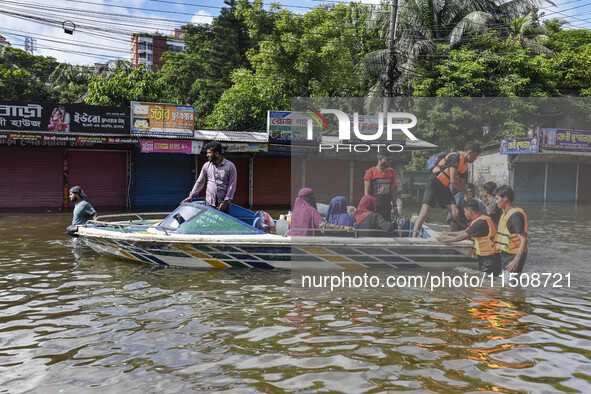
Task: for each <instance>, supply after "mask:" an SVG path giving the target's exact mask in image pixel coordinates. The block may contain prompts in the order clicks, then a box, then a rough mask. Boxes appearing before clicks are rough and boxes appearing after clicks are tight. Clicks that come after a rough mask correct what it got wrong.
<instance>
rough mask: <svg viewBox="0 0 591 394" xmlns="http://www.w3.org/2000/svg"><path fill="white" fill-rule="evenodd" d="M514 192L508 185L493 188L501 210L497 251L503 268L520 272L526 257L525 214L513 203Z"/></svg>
mask: <svg viewBox="0 0 591 394" xmlns="http://www.w3.org/2000/svg"><path fill="white" fill-rule="evenodd" d="M514 198H515V192H514V191H513V189H511V187H510V186H507V185H503V186H499V187H498V188H497V190H495V199H496V201H497V206H498V207H499V208H501V209H502V210H503V214H502V215H501V218H500V219H499V228H498V229H497V251H499V252H500V253H501V262H502V263H503V269H504V270H506V271H509V272H517V273H521V271H523V266H524V265H525V259H526V258H527V249H528V247H529V245H528V244H529V242H528V238H527V215H526V214H525V212H524V211H523V209H521V208H519V207H516V206H515V205H513V199H514Z"/></svg>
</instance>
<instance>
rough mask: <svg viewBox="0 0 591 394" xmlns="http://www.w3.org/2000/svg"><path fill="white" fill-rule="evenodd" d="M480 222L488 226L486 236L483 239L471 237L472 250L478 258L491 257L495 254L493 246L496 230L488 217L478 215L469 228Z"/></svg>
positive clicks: (495, 250)
mask: <svg viewBox="0 0 591 394" xmlns="http://www.w3.org/2000/svg"><path fill="white" fill-rule="evenodd" d="M479 220H482V221H484V222H486V224H487V225H488V234H487V235H485V236H484V237H472V243H473V244H474V250H475V252H476V255H478V256H492V255H493V254H495V253H497V248H496V245H495V241H496V237H497V230H496V228H495V225H494V224H493V222H492V219H491V218H490V216H486V215H480V216H478V217H477V218H476V219H474V220H472V224H470V225H471V226H473V225H474V223H476V222H477V221H479Z"/></svg>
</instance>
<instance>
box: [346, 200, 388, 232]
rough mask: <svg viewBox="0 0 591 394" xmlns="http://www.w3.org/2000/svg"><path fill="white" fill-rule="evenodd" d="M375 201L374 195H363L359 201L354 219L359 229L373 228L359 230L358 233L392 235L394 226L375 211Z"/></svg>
mask: <svg viewBox="0 0 591 394" xmlns="http://www.w3.org/2000/svg"><path fill="white" fill-rule="evenodd" d="M376 201H377V200H376V198H375V197H374V196H363V197H362V198H361V201H359V206H358V207H357V210H356V211H355V221H356V222H357V225H358V226H359V230H375V231H360V235H361V236H364V237H388V236H392V233H393V232H394V230H395V228H394V226H392V224H391V223H390V222H388V221H386V220H384V218H383V217H382V215H380V214H379V213H377V212H376Z"/></svg>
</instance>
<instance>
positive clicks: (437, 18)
mask: <svg viewBox="0 0 591 394" xmlns="http://www.w3.org/2000/svg"><path fill="white" fill-rule="evenodd" d="M394 1H395V0H394ZM544 1H547V0H500V1H498V0H400V2H399V7H400V9H401V12H400V15H399V21H398V38H397V39H396V42H395V48H396V56H397V58H398V64H399V66H398V69H399V70H400V78H398V79H397V80H396V82H395V83H394V85H395V87H396V88H397V89H396V90H397V91H398V93H399V94H400V93H402V90H403V89H404V86H406V84H407V82H408V81H409V80H410V79H411V78H412V76H413V74H414V73H415V72H416V63H417V61H418V59H419V58H421V57H424V56H426V55H428V54H430V53H432V52H433V50H434V49H435V48H436V47H437V45H441V44H445V45H451V46H457V45H459V44H461V43H462V42H463V41H464V40H466V37H467V35H468V33H482V32H486V31H489V30H499V29H501V28H503V27H505V26H506V23H504V21H506V20H513V19H515V18H519V17H521V16H523V15H524V14H525V15H528V14H529V13H530V12H531V10H532V9H534V8H535V7H536V6H538V5H540V4H542V3H543V2H544ZM375 15H376V17H375V18H374V20H373V23H374V24H378V25H381V26H387V25H388V23H387V22H386V21H385V20H384V19H385V16H387V15H388V12H385V8H384V7H383V6H382V7H381V9H378V11H377V12H376V13H375ZM386 60H387V49H383V50H380V51H376V52H374V53H371V54H370V55H368V56H367V57H366V58H365V59H364V61H363V62H362V63H361V64H360V66H361V68H363V70H364V71H365V72H367V73H368V74H370V75H373V76H374V77H376V79H377V83H376V84H375V85H374V86H373V87H372V89H371V91H370V92H369V95H370V96H380V95H383V93H384V90H383V84H384V82H385V81H386V80H387V79H388V76H387V74H386V72H387V70H386ZM390 82H391V81H390Z"/></svg>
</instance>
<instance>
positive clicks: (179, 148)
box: [140, 139, 203, 155]
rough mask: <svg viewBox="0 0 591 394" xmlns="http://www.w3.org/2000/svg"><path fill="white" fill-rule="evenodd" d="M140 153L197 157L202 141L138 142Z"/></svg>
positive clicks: (201, 147)
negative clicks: (180, 154) (183, 154)
mask: <svg viewBox="0 0 591 394" xmlns="http://www.w3.org/2000/svg"><path fill="white" fill-rule="evenodd" d="M140 146H141V151H142V153H185V154H189V155H198V154H199V153H200V152H201V149H203V141H179V140H144V139H142V140H140Z"/></svg>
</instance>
